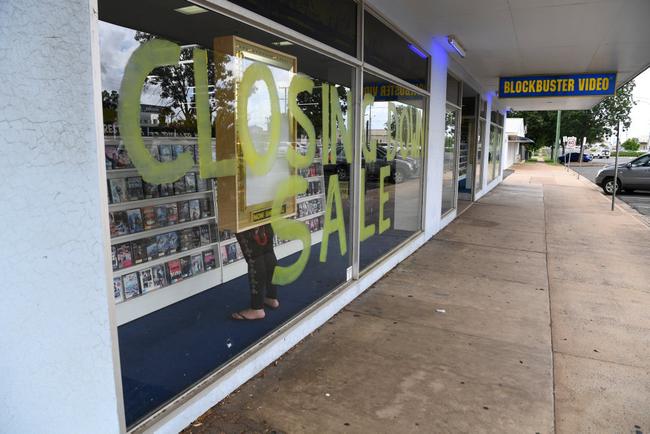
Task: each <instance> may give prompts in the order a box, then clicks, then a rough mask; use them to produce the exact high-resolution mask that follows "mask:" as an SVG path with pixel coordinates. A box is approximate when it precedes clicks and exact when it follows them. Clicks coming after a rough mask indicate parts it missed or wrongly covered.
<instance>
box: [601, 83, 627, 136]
mask: <svg viewBox="0 0 650 434" xmlns="http://www.w3.org/2000/svg"><path fill="white" fill-rule="evenodd" d="M633 91H634V81H630V82H629V83H627V84H626V85H624V86H621V87H620V88H619V89H618V90H617V91H616V94H614V95H612V96H609V97H607V98H605V99H604V100H602V101H601V102H600V103H598V104H597V105H596V106H595V107H594V108H592V109H591V111H592V112H593V113H594V117H595V118H596V121H597V122H598V123H599V124H600V125H601V127H602V128H603V132H604V135H605V136H606V137H611V136H613V135H614V134H617V131H618V125H619V122H620V124H621V127H622V129H623V131H626V130H627V129H628V128H630V124H631V123H632V118H630V112H631V111H632V108H633V107H634V105H635V104H636V102H635V101H634V98H633V97H632V92H633Z"/></svg>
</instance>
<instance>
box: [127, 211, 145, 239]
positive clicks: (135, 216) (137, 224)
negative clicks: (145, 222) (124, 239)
mask: <svg viewBox="0 0 650 434" xmlns="http://www.w3.org/2000/svg"><path fill="white" fill-rule="evenodd" d="M126 216H127V219H128V221H129V233H131V234H135V233H137V232H142V231H143V230H144V229H143V226H142V212H141V211H140V208H134V209H130V210H127V211H126Z"/></svg>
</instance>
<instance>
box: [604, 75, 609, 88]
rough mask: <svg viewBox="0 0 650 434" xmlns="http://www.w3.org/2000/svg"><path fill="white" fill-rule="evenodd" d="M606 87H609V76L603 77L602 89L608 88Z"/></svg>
mask: <svg viewBox="0 0 650 434" xmlns="http://www.w3.org/2000/svg"><path fill="white" fill-rule="evenodd" d="M608 89H609V78H608V77H603V90H608Z"/></svg>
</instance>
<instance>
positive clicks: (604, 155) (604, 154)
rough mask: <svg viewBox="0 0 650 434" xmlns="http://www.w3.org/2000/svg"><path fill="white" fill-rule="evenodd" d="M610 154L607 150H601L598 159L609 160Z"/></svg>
mask: <svg viewBox="0 0 650 434" xmlns="http://www.w3.org/2000/svg"><path fill="white" fill-rule="evenodd" d="M609 156H610V152H609V149H603V150H601V151H600V156H599V157H598V158H609Z"/></svg>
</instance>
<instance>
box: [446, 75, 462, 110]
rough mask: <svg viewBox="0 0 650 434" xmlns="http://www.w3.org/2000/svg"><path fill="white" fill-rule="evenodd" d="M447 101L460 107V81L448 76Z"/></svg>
mask: <svg viewBox="0 0 650 434" xmlns="http://www.w3.org/2000/svg"><path fill="white" fill-rule="evenodd" d="M447 101H448V102H450V103H452V104H454V105H457V106H460V81H458V80H456V79H455V78H454V77H452V76H451V75H449V74H447Z"/></svg>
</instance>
